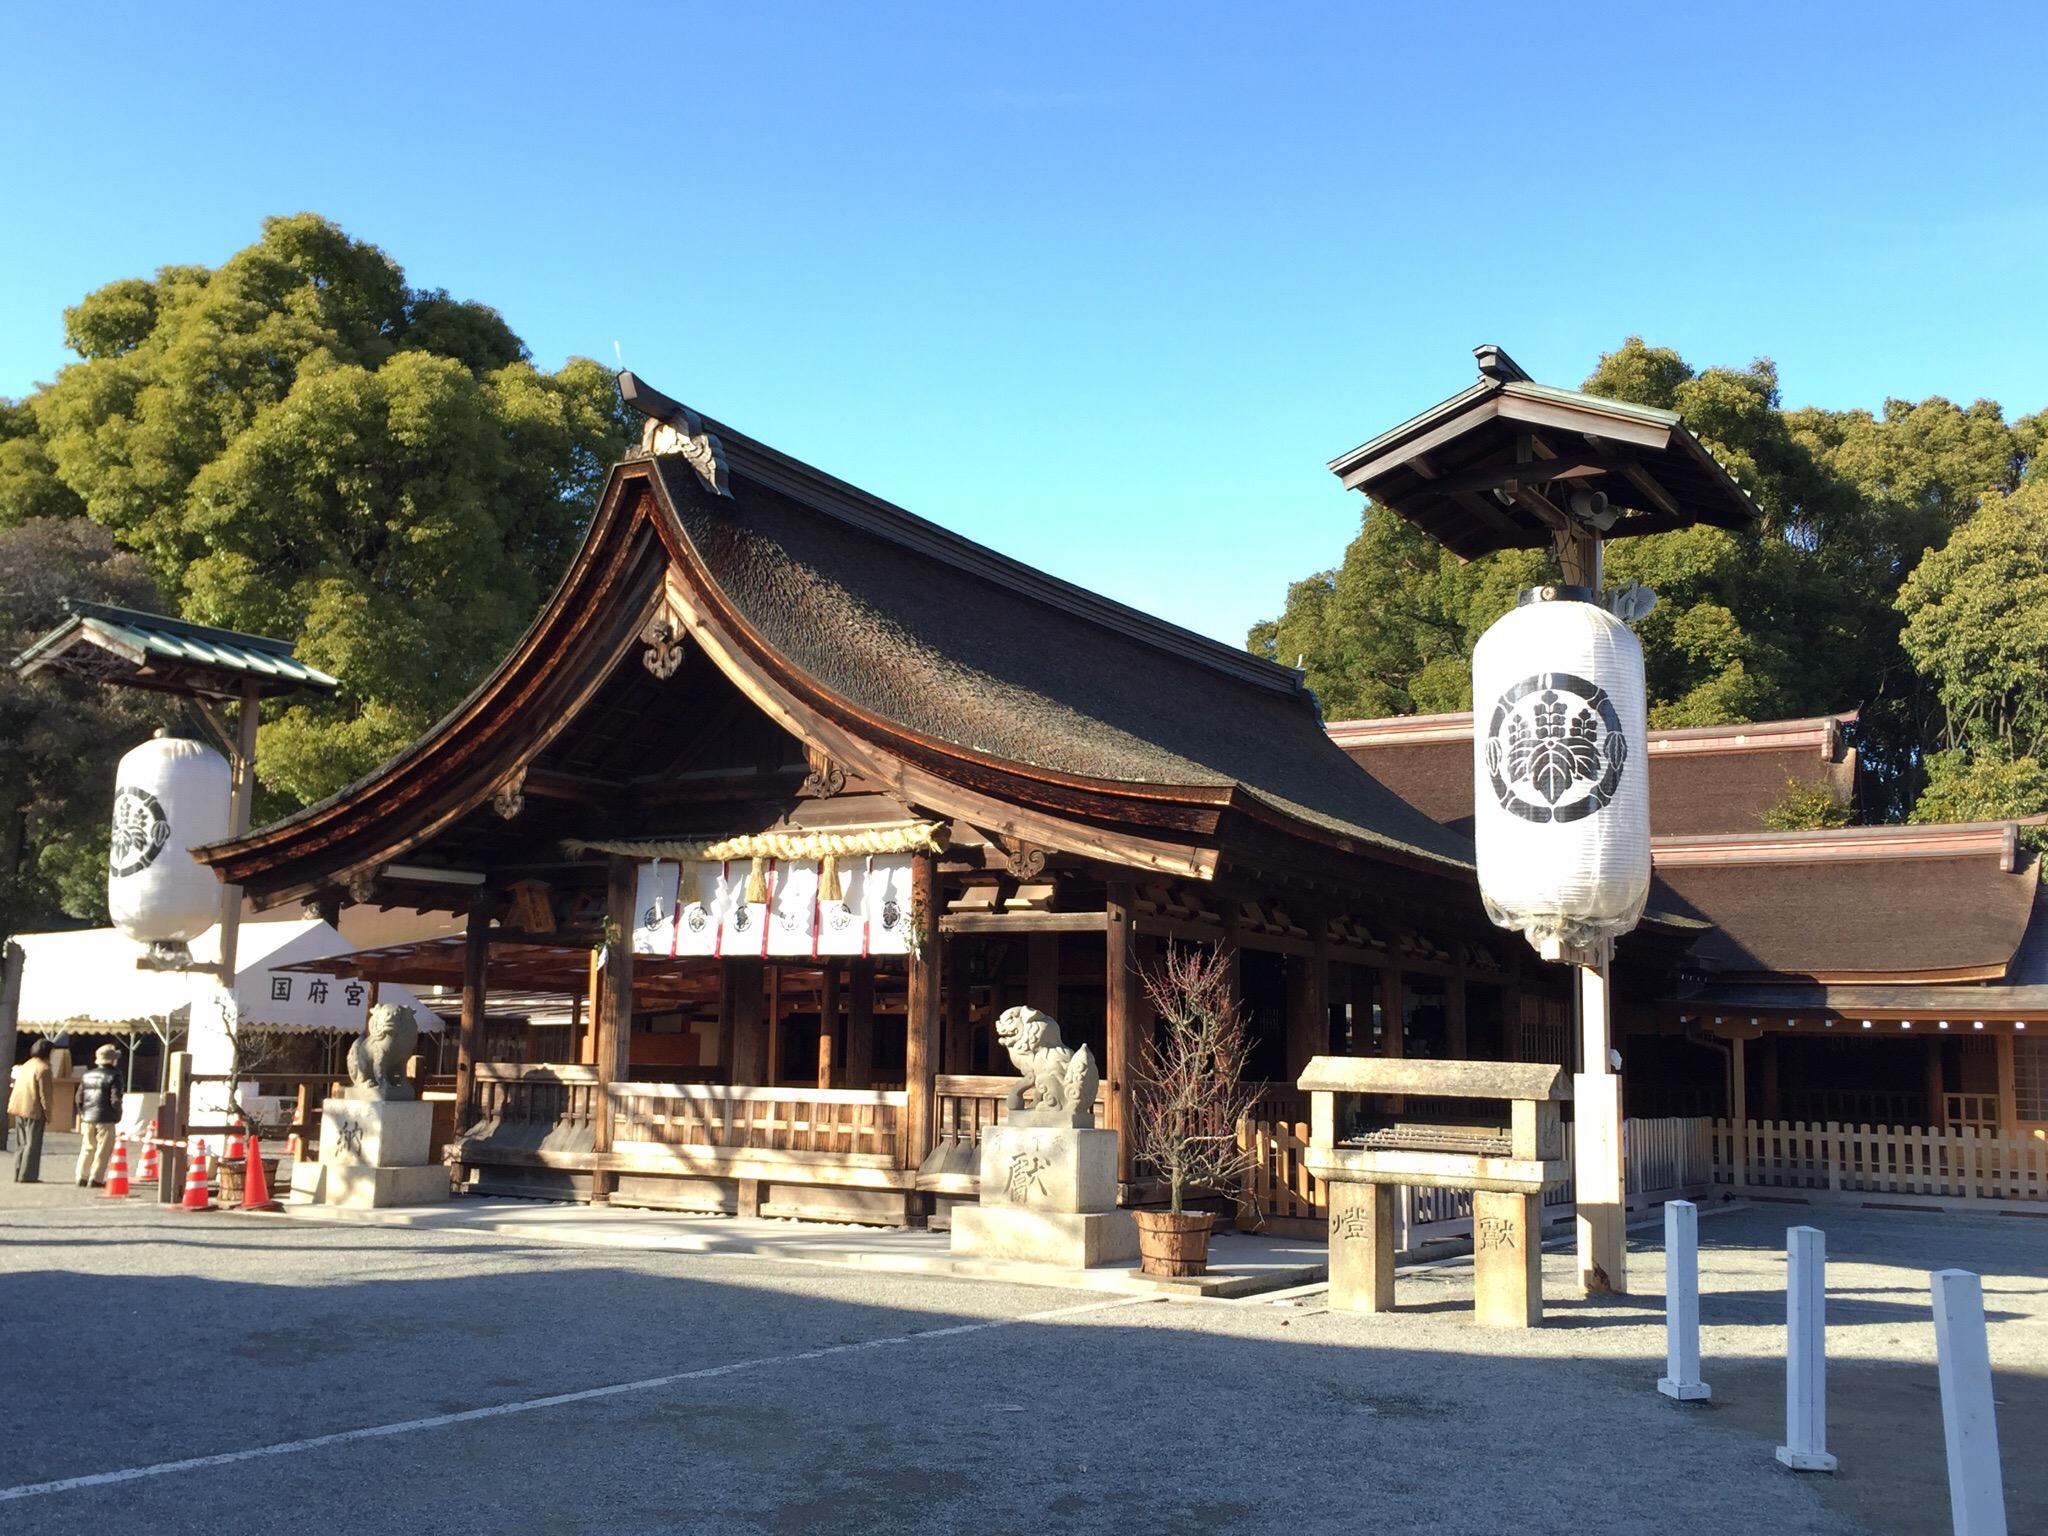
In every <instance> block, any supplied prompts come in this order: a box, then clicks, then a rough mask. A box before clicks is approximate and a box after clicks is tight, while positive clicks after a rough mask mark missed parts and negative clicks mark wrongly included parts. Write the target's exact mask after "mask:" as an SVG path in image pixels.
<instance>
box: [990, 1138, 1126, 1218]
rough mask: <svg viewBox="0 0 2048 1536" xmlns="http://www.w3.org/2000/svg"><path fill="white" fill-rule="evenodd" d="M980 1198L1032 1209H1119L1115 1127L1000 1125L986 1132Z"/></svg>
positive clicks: (998, 1204)
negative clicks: (1096, 1128)
mask: <svg viewBox="0 0 2048 1536" xmlns="http://www.w3.org/2000/svg"><path fill="white" fill-rule="evenodd" d="M981 1203H982V1204H983V1205H984V1206H1014V1207H1018V1208H1028V1209H1030V1210H1032V1211H1065V1212H1070V1213H1074V1212H1081V1211H1112V1210H1115V1209H1116V1132H1115V1131H1098V1130H1093V1129H1089V1130H1082V1129H1080V1128H1079V1127H1076V1126H1012V1125H998V1126H994V1127H992V1128H990V1129H989V1130H986V1131H983V1132H982V1133H981Z"/></svg>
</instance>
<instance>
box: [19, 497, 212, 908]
mask: <svg viewBox="0 0 2048 1536" xmlns="http://www.w3.org/2000/svg"><path fill="white" fill-rule="evenodd" d="M65 597H82V598H85V599H88V600H89V601H94V602H105V603H119V604H121V605H122V606H124V607H131V608H154V607H156V606H158V604H159V598H158V594H157V589H156V583H155V582H154V581H152V580H151V579H150V574H149V568H148V567H147V566H145V565H144V564H143V563H142V561H141V560H140V559H139V558H138V557H137V556H135V555H132V554H129V553H127V552H125V551H122V550H119V549H116V548H115V546H114V539H113V535H112V534H110V533H108V532H107V530H106V529H104V528H101V527H99V526H97V525H96V524H93V523H91V522H87V521H85V520H84V519H82V518H35V519H31V520H30V521H27V522H24V523H20V524H18V525H16V526H14V527H10V528H0V655H4V656H6V657H8V658H10V659H11V658H12V657H13V656H14V655H15V654H16V653H18V652H19V651H20V650H21V649H22V648H23V647H24V646H26V645H27V644H28V643H29V642H30V641H31V640H33V639H35V638H36V637H37V636H38V635H40V634H43V633H46V632H47V631H48V630H50V629H52V628H53V627H55V626H56V625H57V624H58V623H60V622H61V621H62V619H63V617H64V614H63V609H62V608H61V606H60V603H59V600H60V599H62V598H65ZM172 707H173V706H171V705H170V704H169V703H168V702H167V701H166V700H164V699H163V698H161V697H160V696H158V695H153V694H142V693H136V692H133V691H132V690H126V689H112V688H99V687H96V686H93V685H92V684H89V683H81V682H77V681H75V680H72V679H68V678H59V677H52V676H49V675H47V674H38V675H36V676H34V677H29V678H24V677H22V676H21V675H20V674H19V673H17V672H16V671H14V670H13V668H11V667H8V666H5V665H0V934H11V933H20V932H25V931H29V930H32V929H35V928H39V927H42V926H45V925H47V924H50V923H53V922H59V921H61V920H62V919H64V918H66V917H69V918H72V919H78V920H85V921H94V922H105V921H106V893H107V818H108V816H109V814H110V813H111V811H112V808H113V803H114V765H115V764H116V763H117V762H118V761H119V760H120V757H121V754H122V753H124V752H126V751H127V750H128V749H129V748H130V747H132V746H134V745H136V744H137V743H138V742H141V741H143V740H145V739H146V738H147V737H148V736H149V734H150V732H151V730H152V729H153V728H154V727H155V726H157V725H159V724H162V723H166V722H168V721H171V720H172V719H173V718H174V717H173V715H172V713H171V710H172Z"/></svg>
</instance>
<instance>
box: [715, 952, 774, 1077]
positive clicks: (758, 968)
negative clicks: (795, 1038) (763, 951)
mask: <svg viewBox="0 0 2048 1536" xmlns="http://www.w3.org/2000/svg"><path fill="white" fill-rule="evenodd" d="M766 969H767V967H766V966H765V965H763V964H762V962H761V961H759V960H731V959H728V960H727V961H726V962H725V966H724V971H723V978H722V979H723V985H722V987H721V989H720V991H719V994H718V1002H719V1014H718V1018H719V1033H720V1035H721V1036H722V1039H721V1042H720V1044H721V1047H723V1048H727V1049H729V1055H728V1056H727V1058H726V1059H727V1061H728V1062H730V1063H731V1068H732V1072H731V1077H732V1082H733V1084H734V1085H735V1086H736V1087H741V1088H759V1087H763V1086H765V1085H766V1083H767V1081H768V1029H767V1026H766V1025H765V1024H764V1023H763V1022H762V1016H763V1013H764V1008H763V1004H764V1002H765V998H764V997H763V995H762V994H763V990H764V989H765V988H766V986H767V983H768V978H767V977H766V976H765V975H764V974H763V972H764V971H765V970H766Z"/></svg>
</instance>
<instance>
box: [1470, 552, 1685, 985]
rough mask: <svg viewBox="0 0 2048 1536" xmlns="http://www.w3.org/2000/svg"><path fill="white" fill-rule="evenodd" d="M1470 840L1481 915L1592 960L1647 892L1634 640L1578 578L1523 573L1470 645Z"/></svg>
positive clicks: (1635, 913) (1548, 953)
mask: <svg viewBox="0 0 2048 1536" xmlns="http://www.w3.org/2000/svg"><path fill="white" fill-rule="evenodd" d="M1472 701H1473V725H1474V730H1473V736H1472V745H1473V773H1474V778H1475V783H1474V789H1475V798H1474V825H1473V841H1474V843H1475V845H1476V849H1477V856H1478V865H1479V888H1480V894H1481V897H1482V898H1483V900H1484V901H1485V904H1486V911H1487V915H1488V916H1489V917H1491V918H1492V919H1493V921H1494V922H1496V923H1498V924H1500V925H1501V926H1502V927H1504V928H1510V929H1514V930H1516V931H1518V932H1520V933H1522V934H1524V935H1526V936H1527V937H1528V940H1529V942H1530V943H1531V944H1532V945H1534V946H1535V948H1536V950H1537V951H1538V953H1540V954H1542V955H1543V956H1544V958H1546V959H1549V960H1568V961H1575V962H1578V963H1581V964H1599V963H1602V962H1604V961H1605V960H1606V959H1607V958H1608V957H1610V956H1611V955H1612V953H1613V945H1614V941H1615V939H1617V938H1619V937H1620V936H1621V935H1622V934H1624V933H1627V932H1628V931H1629V930H1630V929H1632V928H1634V927H1635V925H1636V923H1637V922H1638V921H1639V920H1640V919H1641V917H1642V915H1643V907H1644V903H1645V902H1646V900H1647V899H1648V897H1649V892H1650V794H1649V744H1648V730H1647V721H1646V719H1645V705H1644V692H1643V651H1642V646H1641V645H1640V644H1638V643H1637V641H1636V637H1635V635H1634V634H1633V633H1632V632H1631V631H1630V629H1629V627H1628V626H1627V625H1626V624H1624V623H1623V622H1622V621H1621V620H1620V619H1619V618H1617V617H1615V616H1614V614H1612V613H1610V612H1609V611H1608V610H1607V608H1606V607H1604V606H1602V605H1601V604H1600V603H1598V602H1597V601H1595V598H1594V593H1593V592H1592V591H1591V590H1590V589H1588V588H1585V587H1576V586H1563V585H1553V586H1544V587H1534V588H1530V589H1528V590H1526V591H1524V592H1523V593H1522V594H1521V601H1520V602H1519V603H1518V604H1517V606H1516V607H1515V608H1514V609H1513V610H1512V611H1510V612H1509V613H1507V614H1506V615H1504V616H1503V617H1502V618H1501V619H1500V620H1499V621H1498V622H1496V623H1495V624H1494V625H1493V627H1492V628H1491V629H1489V630H1487V632H1486V633H1485V634H1484V635H1483V636H1482V637H1481V638H1480V641H1479V644H1478V646H1477V648H1476V649H1475V650H1474V651H1473V655H1472Z"/></svg>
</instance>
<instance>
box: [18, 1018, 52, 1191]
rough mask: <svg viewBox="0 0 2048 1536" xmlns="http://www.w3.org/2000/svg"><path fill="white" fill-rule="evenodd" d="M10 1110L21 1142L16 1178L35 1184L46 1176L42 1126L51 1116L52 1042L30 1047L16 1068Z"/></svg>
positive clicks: (38, 1043)
mask: <svg viewBox="0 0 2048 1536" xmlns="http://www.w3.org/2000/svg"><path fill="white" fill-rule="evenodd" d="M7 1113H8V1116H9V1118H11V1119H12V1120H13V1121H14V1134H15V1135H16V1136H18V1137H20V1138H21V1139H20V1142H19V1144H18V1145H16V1147H15V1149H14V1182H15V1183H17V1184H36V1183H40V1182H41V1181H42V1177H43V1126H44V1125H45V1124H47V1123H48V1121H49V1118H50V1042H49V1041H47V1040H38V1041H37V1042H36V1043H35V1044H34V1045H32V1046H30V1047H29V1052H28V1060H27V1061H24V1062H23V1063H22V1064H21V1065H20V1066H18V1067H16V1068H15V1069H14V1084H13V1090H12V1091H11V1092H10V1093H9V1094H8V1095H7Z"/></svg>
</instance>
